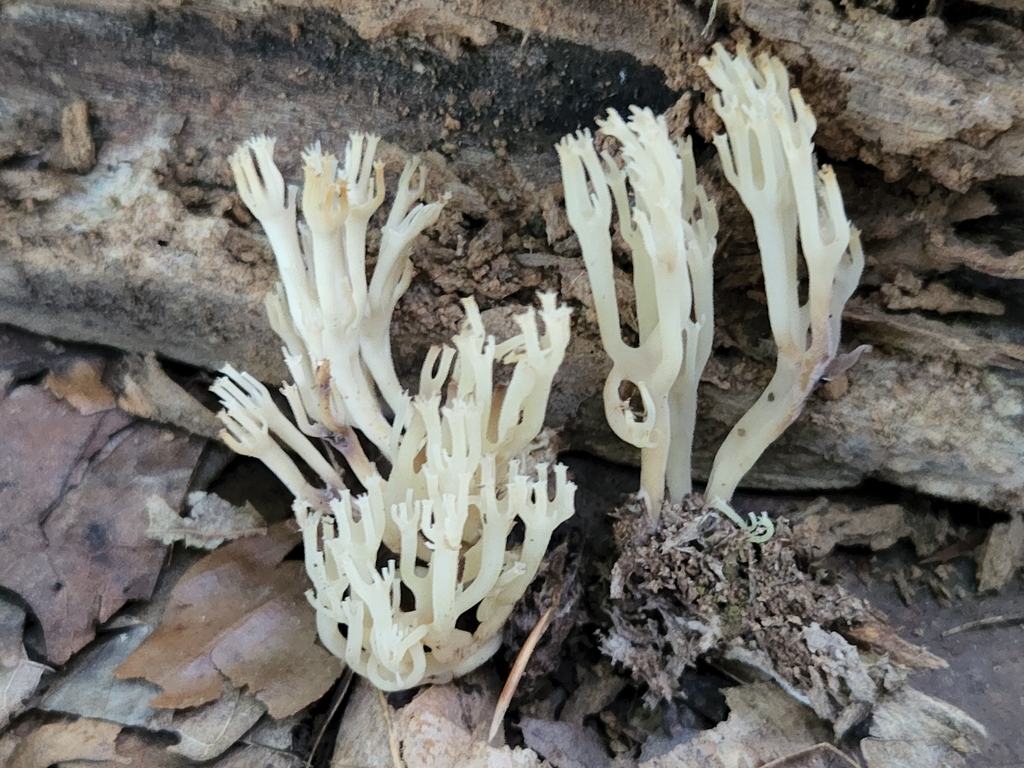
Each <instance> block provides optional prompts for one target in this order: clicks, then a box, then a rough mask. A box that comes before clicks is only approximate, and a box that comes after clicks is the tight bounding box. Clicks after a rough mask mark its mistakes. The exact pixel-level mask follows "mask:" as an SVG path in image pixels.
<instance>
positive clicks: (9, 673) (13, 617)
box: [0, 597, 50, 731]
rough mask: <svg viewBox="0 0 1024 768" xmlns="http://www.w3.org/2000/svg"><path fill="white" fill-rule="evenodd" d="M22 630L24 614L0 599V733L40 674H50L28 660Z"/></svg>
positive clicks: (21, 707) (20, 708)
mask: <svg viewBox="0 0 1024 768" xmlns="http://www.w3.org/2000/svg"><path fill="white" fill-rule="evenodd" d="M24 629H25V611H23V610H22V609H21V608H19V607H18V606H16V605H14V603H11V602H9V601H7V600H4V599H3V598H2V597H0V731H2V730H3V729H4V728H5V727H6V726H7V723H9V722H10V720H11V718H12V717H14V716H15V715H17V714H18V713H19V712H21V711H22V709H23V705H24V703H25V701H26V700H27V699H28V698H29V697H30V696H31V695H32V694H33V693H35V690H36V687H37V686H38V685H39V680H40V678H41V677H42V676H43V673H44V672H48V671H50V668H49V667H47V666H46V665H45V664H39V663H37V662H35V661H32V660H31V659H29V657H28V653H26V652H25V645H24V643H23V642H22V632H23V631H24Z"/></svg>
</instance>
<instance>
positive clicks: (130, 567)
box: [0, 386, 203, 664]
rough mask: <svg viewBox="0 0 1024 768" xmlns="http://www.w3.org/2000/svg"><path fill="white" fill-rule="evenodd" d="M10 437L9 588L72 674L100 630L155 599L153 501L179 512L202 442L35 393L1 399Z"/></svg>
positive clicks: (1, 496)
mask: <svg viewBox="0 0 1024 768" xmlns="http://www.w3.org/2000/svg"><path fill="white" fill-rule="evenodd" d="M0 434H2V435H4V438H5V445H4V451H2V452H0V477H2V478H3V479H4V482H3V483H2V484H0V508H3V510H4V517H5V524H4V528H3V530H2V531H0V586H3V587H6V588H7V589H10V590H12V591H14V592H16V593H17V594H18V595H20V596H21V597H22V599H24V600H25V602H26V603H28V605H29V606H30V607H31V609H32V612H33V613H34V614H35V616H36V617H37V618H38V619H39V622H40V624H41V625H42V629H43V635H44V640H45V646H46V656H47V658H48V659H49V660H50V661H52V662H54V663H56V664H63V663H64V662H65V661H67V660H68V658H70V656H71V654H73V653H74V652H75V651H77V650H79V649H80V648H81V647H82V646H84V645H85V644H86V643H87V642H88V641H89V640H91V639H92V638H93V637H94V636H95V625H96V623H97V622H104V621H106V620H107V619H109V618H110V617H111V616H112V615H113V614H114V613H115V612H116V611H117V610H118V609H119V608H120V607H121V606H122V605H124V603H125V602H126V601H128V600H132V599H144V598H147V597H149V596H150V595H151V594H152V591H153V587H154V585H155V583H156V577H157V574H158V573H159V571H160V566H161V562H162V560H163V553H164V548H163V547H162V546H161V545H160V544H157V543H156V542H153V541H150V540H148V539H147V538H146V535H145V523H146V521H145V509H144V506H143V503H144V500H145V499H146V498H148V497H149V496H152V495H154V494H157V495H160V496H162V497H163V498H164V500H165V501H166V502H167V503H168V504H169V505H171V506H172V507H175V506H179V505H180V504H181V501H182V499H183V497H184V495H185V491H186V489H187V488H188V484H189V480H190V478H191V476H192V472H193V470H194V468H195V465H196V462H197V460H198V458H199V455H200V453H201V452H202V447H203V441H201V440H198V439H193V438H190V437H186V436H182V435H176V434H174V433H170V432H168V431H166V430H165V429H161V428H158V427H156V426H154V425H151V424H145V423H142V422H137V423H132V422H131V421H130V418H129V417H128V416H127V415H126V414H124V413H123V412H121V411H118V410H109V411H104V412H102V413H97V414H93V415H91V416H85V415H82V414H80V413H78V412H77V411H75V410H74V409H73V408H71V406H69V405H68V404H67V403H65V402H62V401H60V400H57V399H55V398H54V397H53V396H52V395H51V394H50V393H48V392H47V391H46V390H44V389H42V388H41V387H35V386H23V387H18V388H17V389H15V390H13V391H12V392H11V393H10V395H9V396H8V397H7V398H5V399H4V400H3V401H0Z"/></svg>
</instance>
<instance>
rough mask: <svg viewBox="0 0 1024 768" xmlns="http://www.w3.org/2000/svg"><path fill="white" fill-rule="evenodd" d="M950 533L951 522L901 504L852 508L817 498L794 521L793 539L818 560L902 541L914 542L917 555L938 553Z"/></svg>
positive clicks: (881, 547) (878, 548) (885, 546)
mask: <svg viewBox="0 0 1024 768" xmlns="http://www.w3.org/2000/svg"><path fill="white" fill-rule="evenodd" d="M948 534H949V520H948V519H947V518H945V517H938V516H935V515H932V514H924V513H916V512H912V511H911V510H909V509H906V508H905V507H902V506H900V505H899V504H882V505H878V506H872V507H867V508H862V509H851V508H850V507H848V506H846V505H845V504H833V503H831V502H829V501H828V500H826V499H816V500H815V501H813V502H812V503H811V504H810V505H809V506H808V507H807V509H805V510H803V511H802V512H800V513H799V514H798V515H796V516H795V517H794V519H793V536H794V537H795V538H796V540H798V541H799V542H800V543H801V546H803V547H804V548H806V549H808V550H809V551H810V552H811V553H812V554H813V556H814V557H822V556H824V555H826V554H828V553H829V552H831V551H832V550H833V549H835V547H837V546H840V545H841V546H846V547H850V546H868V547H870V548H871V549H873V550H880V549H888V548H889V547H891V546H892V545H894V544H895V543H896V542H897V541H899V540H900V539H910V540H911V542H913V544H914V549H915V551H916V552H917V554H918V555H919V556H920V555H927V554H931V553H932V552H934V551H935V550H937V549H938V548H939V547H940V546H941V545H942V543H943V542H944V541H945V540H946V537H947V535H948Z"/></svg>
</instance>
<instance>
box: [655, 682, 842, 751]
mask: <svg viewBox="0 0 1024 768" xmlns="http://www.w3.org/2000/svg"><path fill="white" fill-rule="evenodd" d="M725 698H726V701H727V703H728V706H729V718H728V719H727V720H725V721H724V722H721V723H719V724H718V725H716V726H715V727H714V728H712V729H711V730H709V731H704V732H702V733H701V734H700V735H699V736H697V737H696V738H694V739H692V740H690V741H688V742H686V743H685V744H680V745H678V746H676V747H675V748H673V749H672V751H670V752H668V753H667V754H665V755H662V756H660V757H656V758H654V759H652V760H648V761H646V762H643V763H641V764H640V765H641V768H732V766H738V765H764V764H765V763H768V762H770V761H772V760H778V759H780V758H783V757H787V756H789V755H792V754H793V753H796V752H800V751H802V750H807V749H810V748H811V747H813V746H815V745H816V744H820V743H822V742H826V741H829V740H830V737H831V729H830V728H828V727H827V726H826V725H825V724H824V723H823V722H822V721H820V720H819V719H818V718H817V717H816V716H815V715H814V713H813V712H812V711H811V710H810V709H809V708H808V707H805V706H804V705H803V704H800V703H799V702H797V701H796V700H795V699H793V698H792V697H790V696H789V694H787V693H786V692H785V691H783V690H782V689H781V688H779V686H777V685H775V684H774V683H767V682H765V683H754V684H752V685H741V686H738V687H736V688H728V689H726V691H725Z"/></svg>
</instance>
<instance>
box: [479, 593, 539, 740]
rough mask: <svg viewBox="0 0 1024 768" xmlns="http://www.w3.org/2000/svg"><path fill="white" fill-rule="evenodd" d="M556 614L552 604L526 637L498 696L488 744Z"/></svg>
mask: <svg viewBox="0 0 1024 768" xmlns="http://www.w3.org/2000/svg"><path fill="white" fill-rule="evenodd" d="M554 615H555V606H551V607H550V608H548V609H547V610H546V611H544V615H543V616H541V617H540V619H538V621H537V623H536V625H534V627H533V629H531V630H530V635H529V637H527V638H526V642H525V643H523V647H522V648H521V649H519V655H518V656H516V663H515V664H513V665H512V671H511V672H509V673H508V679H507V680H506V681H505V687H504V688H502V689H501V696H499V697H498V706H497V707H495V709H494V717H493V718H492V719H491V730H490V732H489V733H488V734H487V743H488V744H490V743H491V741H493V740H494V735H495V734H496V733H497V732H498V726H500V725H501V721H502V720H503V719H504V718H505V713H506V712H507V711H508V705H509V704H511V703H512V697H513V696H514V695H515V692H516V688H518V687H519V681H520V680H522V678H523V672H525V671H526V665H527V664H528V663H529V661H530V657H531V656H533V651H534V650H535V649H536V648H537V643H539V642H540V638H541V636H542V635H543V634H544V630H546V629H547V628H548V624H550V623H551V617H552V616H554Z"/></svg>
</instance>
